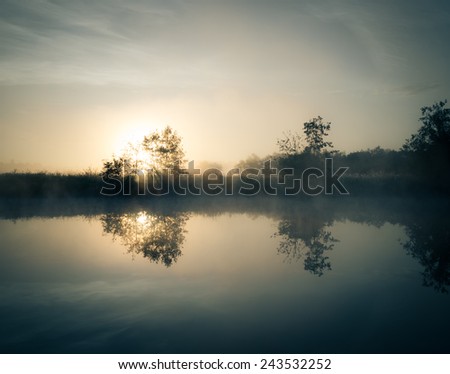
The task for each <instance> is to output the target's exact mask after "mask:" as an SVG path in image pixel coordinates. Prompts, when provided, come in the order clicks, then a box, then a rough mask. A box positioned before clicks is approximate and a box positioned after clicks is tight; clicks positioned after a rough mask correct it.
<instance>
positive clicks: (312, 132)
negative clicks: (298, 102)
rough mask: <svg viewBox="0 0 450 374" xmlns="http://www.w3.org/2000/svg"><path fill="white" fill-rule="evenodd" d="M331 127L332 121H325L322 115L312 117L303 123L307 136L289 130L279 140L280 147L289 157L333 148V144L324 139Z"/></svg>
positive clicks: (317, 152)
mask: <svg viewBox="0 0 450 374" xmlns="http://www.w3.org/2000/svg"><path fill="white" fill-rule="evenodd" d="M330 128H331V122H323V118H322V117H321V116H318V117H317V118H312V119H310V120H309V121H307V122H305V123H304V124H303V133H304V134H305V136H302V135H300V134H298V133H295V132H294V133H293V132H291V131H288V132H287V133H285V134H284V138H283V139H278V140H277V144H278V148H279V150H280V152H281V153H282V154H283V155H284V156H288V157H289V156H294V155H299V154H302V153H310V154H315V155H317V154H321V153H323V152H324V151H326V148H327V147H330V148H333V144H332V143H331V142H328V141H325V139H324V138H325V137H326V136H328V131H330Z"/></svg>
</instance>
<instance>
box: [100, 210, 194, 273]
mask: <svg viewBox="0 0 450 374" xmlns="http://www.w3.org/2000/svg"><path fill="white" fill-rule="evenodd" d="M188 219H189V215H188V214H186V213H177V214H174V215H163V214H152V213H149V212H145V211H141V212H138V213H125V214H118V213H108V214H104V215H102V216H101V217H100V221H101V222H102V226H103V231H104V232H105V233H107V234H112V235H113V239H116V238H120V241H121V243H122V244H123V245H124V246H125V247H127V248H128V253H132V254H141V255H143V256H144V257H146V258H148V259H149V260H150V261H151V262H155V263H161V264H164V265H165V266H167V267H169V266H171V265H172V264H173V263H175V262H176V261H177V259H178V257H180V256H181V254H182V252H181V248H182V246H183V242H184V239H185V233H186V230H185V225H186V222H187V220H188Z"/></svg>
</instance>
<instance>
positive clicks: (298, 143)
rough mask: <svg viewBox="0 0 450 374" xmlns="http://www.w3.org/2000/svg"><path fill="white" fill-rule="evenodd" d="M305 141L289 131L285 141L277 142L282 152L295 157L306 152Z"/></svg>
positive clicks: (285, 135)
mask: <svg viewBox="0 0 450 374" xmlns="http://www.w3.org/2000/svg"><path fill="white" fill-rule="evenodd" d="M304 141H305V139H304V138H303V137H302V136H301V135H300V134H297V133H293V132H292V131H288V132H286V133H285V134H284V138H283V139H278V140H277V145H278V148H279V150H280V152H281V153H282V154H284V155H287V156H293V155H297V154H300V153H302V152H303V151H304V150H305V144H304Z"/></svg>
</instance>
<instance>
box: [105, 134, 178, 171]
mask: <svg viewBox="0 0 450 374" xmlns="http://www.w3.org/2000/svg"><path fill="white" fill-rule="evenodd" d="M183 164H184V150H183V147H182V144H181V137H180V136H179V135H178V134H177V133H176V131H175V130H173V129H172V128H171V127H169V126H167V127H166V128H165V129H164V130H162V131H153V132H151V133H150V134H149V135H148V136H145V137H144V139H143V140H142V142H140V143H137V144H131V143H129V144H128V147H127V149H126V150H125V151H124V152H123V154H122V155H121V156H120V157H115V156H113V158H112V160H107V161H105V162H104V163H103V169H102V175H103V176H106V177H112V176H121V177H124V176H130V175H133V174H137V173H139V172H140V171H148V172H151V173H153V174H159V173H161V172H162V171H164V170H169V171H170V172H172V173H173V174H177V173H180V172H181V170H182V167H183Z"/></svg>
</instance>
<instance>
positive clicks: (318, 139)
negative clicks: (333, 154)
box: [303, 116, 333, 154]
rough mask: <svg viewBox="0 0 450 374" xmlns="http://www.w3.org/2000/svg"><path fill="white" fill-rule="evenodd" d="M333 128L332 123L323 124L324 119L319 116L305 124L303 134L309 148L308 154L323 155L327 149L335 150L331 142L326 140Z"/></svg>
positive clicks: (307, 149) (306, 149)
mask: <svg viewBox="0 0 450 374" xmlns="http://www.w3.org/2000/svg"><path fill="white" fill-rule="evenodd" d="M330 128H331V122H323V118H322V117H321V116H318V117H317V118H313V119H311V120H309V121H308V122H305V123H304V124H303V132H304V133H305V135H306V142H307V143H308V146H307V147H306V148H305V151H306V152H310V153H315V154H318V153H321V152H322V151H324V150H325V148H327V147H330V148H333V144H332V143H331V142H327V141H325V140H324V137H325V136H328V132H327V131H330Z"/></svg>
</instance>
